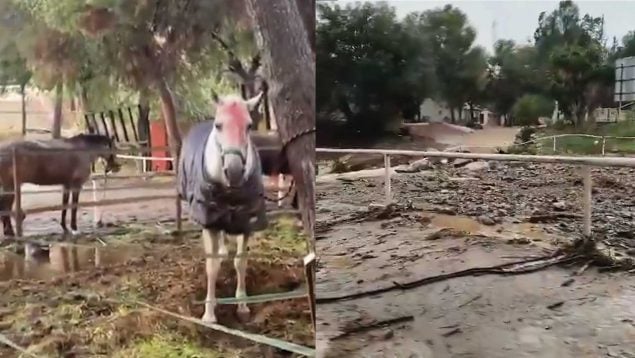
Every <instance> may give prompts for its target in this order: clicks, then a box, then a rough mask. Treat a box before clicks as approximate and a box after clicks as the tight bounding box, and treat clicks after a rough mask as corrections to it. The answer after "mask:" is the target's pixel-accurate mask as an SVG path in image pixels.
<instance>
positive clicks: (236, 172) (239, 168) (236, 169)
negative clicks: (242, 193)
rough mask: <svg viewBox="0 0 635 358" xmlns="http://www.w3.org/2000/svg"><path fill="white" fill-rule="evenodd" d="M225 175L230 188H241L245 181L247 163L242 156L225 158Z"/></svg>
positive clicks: (229, 155)
mask: <svg viewBox="0 0 635 358" xmlns="http://www.w3.org/2000/svg"><path fill="white" fill-rule="evenodd" d="M223 175H224V176H225V178H226V180H227V184H229V186H230V187H240V186H241V185H243V183H244V181H245V161H244V159H243V157H242V155H236V154H228V155H226V156H223Z"/></svg>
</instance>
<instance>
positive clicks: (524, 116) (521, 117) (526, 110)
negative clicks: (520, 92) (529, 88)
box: [512, 94, 554, 126]
mask: <svg viewBox="0 0 635 358" xmlns="http://www.w3.org/2000/svg"><path fill="white" fill-rule="evenodd" d="M553 109H554V103H553V101H551V100H550V99H548V98H545V97H544V96H541V95H532V94H527V95H524V96H522V97H520V98H519V99H518V100H517V101H516V103H515V104H514V107H513V108H512V114H513V118H514V120H513V123H514V125H520V126H531V125H536V124H538V118H539V117H548V116H550V115H551V114H552V113H553Z"/></svg>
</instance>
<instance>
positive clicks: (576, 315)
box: [317, 164, 635, 358]
mask: <svg viewBox="0 0 635 358" xmlns="http://www.w3.org/2000/svg"><path fill="white" fill-rule="evenodd" d="M475 167H480V168H481V169H477V170H469V169H466V168H457V169H447V170H441V171H426V172H421V173H415V174H397V175H396V176H395V177H394V181H393V191H394V193H395V194H394V195H395V200H396V201H397V202H399V203H401V204H405V205H406V207H407V206H408V205H412V206H413V208H412V209H408V210H404V211H401V212H396V213H393V214H390V215H384V216H380V217H377V216H376V215H372V211H370V212H369V209H368V205H369V204H370V203H372V202H380V201H382V200H383V182H382V181H383V180H382V179H380V178H373V177H368V176H367V177H362V178H357V179H356V178H351V177H350V175H349V178H347V179H344V180H338V179H334V178H333V177H331V178H328V179H318V189H317V190H318V204H317V212H318V231H319V232H318V233H317V236H318V242H317V249H318V251H319V252H320V255H321V260H320V266H319V271H318V275H317V281H318V282H317V292H318V299H319V298H326V297H334V296H340V295H346V294H351V293H355V292H361V291H367V290H371V289H375V288H381V287H388V286H394V285H395V282H398V283H406V282H409V281H413V280H416V279H420V278H424V277H428V276H433V275H438V274H441V273H449V272H454V271H458V270H462V269H466V268H470V267H478V266H492V265H497V264H501V263H505V262H511V261H516V260H519V259H520V258H523V257H528V256H534V255H544V254H545V251H550V250H553V249H554V248H556V247H558V246H560V245H562V244H563V243H570V242H572V240H573V239H574V238H576V237H579V233H580V228H581V226H582V224H581V219H580V213H581V212H582V210H581V205H580V198H581V187H580V183H581V182H580V179H579V175H578V173H577V172H576V171H575V170H573V169H570V168H565V167H559V166H543V165H502V164H501V165H490V166H489V168H487V167H484V166H475ZM632 178H633V172H632V171H630V170H597V171H595V172H594V182H595V184H596V187H595V188H596V189H594V194H593V195H594V222H593V225H594V230H595V231H594V232H596V233H598V235H600V236H601V237H603V239H602V240H603V241H604V242H606V243H607V244H611V245H615V247H616V249H617V252H619V253H618V254H617V255H623V256H628V255H635V250H633V249H634V248H635V239H634V238H633V236H632V233H633V232H634V231H635V228H634V226H633V220H632V218H633V215H634V214H635V211H634V210H633V207H635V198H634V196H633V194H634V193H635V189H634V186H633V182H632ZM531 221H547V222H533V223H532V222H531ZM579 269H580V267H579V266H575V267H566V266H565V267H554V268H551V269H547V270H542V271H538V272H535V273H531V274H525V275H519V276H495V275H489V276H479V277H465V278H456V279H451V280H447V281H442V282H437V283H433V284H429V285H425V286H421V287H417V288H412V289H408V290H400V289H395V290H391V291H389V292H386V293H383V294H376V295H369V296H367V297H362V298H359V299H353V300H343V301H334V302H330V303H323V304H319V305H318V319H319V322H318V343H317V349H318V351H319V352H320V356H322V357H339V356H342V355H344V354H347V355H348V356H351V357H501V358H502V357H510V356H516V357H554V358H556V357H559V358H564V357H581V356H582V357H634V356H635V348H633V347H635V310H634V309H633V307H632V304H631V303H632V301H633V299H634V298H635V284H634V283H633V280H632V275H629V274H627V273H605V272H603V273H599V272H598V271H597V269H596V268H589V269H587V270H585V271H584V272H583V273H582V274H581V275H576V271H578V270H579ZM402 317H408V318H410V319H411V320H410V321H408V320H406V321H403V322H401V323H398V324H389V325H386V326H384V327H381V328H378V329H371V330H367V331H364V332H361V333H350V334H348V335H346V336H345V337H342V338H338V336H339V335H341V334H343V333H345V332H349V331H355V330H359V329H360V328H361V327H367V326H370V325H372V324H373V323H376V322H377V321H383V320H389V319H395V318H402Z"/></svg>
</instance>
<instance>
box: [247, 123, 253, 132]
mask: <svg viewBox="0 0 635 358" xmlns="http://www.w3.org/2000/svg"><path fill="white" fill-rule="evenodd" d="M251 128H253V126H252V125H251V123H249V124H248V125H247V130H248V131H250V130H251Z"/></svg>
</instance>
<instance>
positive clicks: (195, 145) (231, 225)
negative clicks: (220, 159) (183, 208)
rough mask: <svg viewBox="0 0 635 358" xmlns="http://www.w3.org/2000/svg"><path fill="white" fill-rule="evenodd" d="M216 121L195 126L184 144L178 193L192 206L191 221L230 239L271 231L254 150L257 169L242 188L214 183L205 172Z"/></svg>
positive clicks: (180, 159) (179, 166) (258, 158)
mask: <svg viewBox="0 0 635 358" xmlns="http://www.w3.org/2000/svg"><path fill="white" fill-rule="evenodd" d="M213 128H214V122H213V121H205V122H201V123H198V124H196V125H195V126H193V127H192V128H191V129H190V130H189V132H188V134H187V136H186V138H185V141H184V143H183V147H182V148H181V155H180V156H179V165H178V172H177V176H178V177H177V180H178V186H177V187H178V193H179V196H180V198H181V200H183V201H185V202H187V203H188V205H189V214H190V219H191V220H193V221H195V222H196V223H198V224H199V225H201V226H203V227H204V228H208V229H214V230H222V231H225V232H226V233H228V234H230V235H239V234H249V233H251V232H252V231H259V230H263V229H265V228H266V227H267V216H266V212H265V200H264V191H265V190H264V185H263V183H262V177H261V171H262V169H261V166H260V157H259V156H258V152H257V150H256V148H255V146H254V148H252V153H251V155H254V156H255V158H254V159H255V160H254V165H255V166H256V167H255V168H254V169H255V170H254V171H253V172H252V174H251V175H250V176H249V178H248V179H247V180H246V181H245V183H244V184H243V185H242V187H240V188H228V187H225V186H224V185H222V184H221V183H215V182H213V181H212V180H211V179H210V178H209V176H208V175H207V172H206V171H205V164H204V163H205V146H206V144H207V140H208V138H209V135H210V133H211V132H212V129H213Z"/></svg>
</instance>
